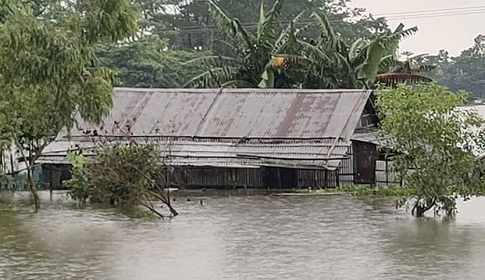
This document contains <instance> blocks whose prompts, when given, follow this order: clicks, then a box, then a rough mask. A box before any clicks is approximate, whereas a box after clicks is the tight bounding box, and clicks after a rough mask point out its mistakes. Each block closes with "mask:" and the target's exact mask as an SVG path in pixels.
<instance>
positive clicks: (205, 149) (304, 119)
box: [43, 88, 371, 169]
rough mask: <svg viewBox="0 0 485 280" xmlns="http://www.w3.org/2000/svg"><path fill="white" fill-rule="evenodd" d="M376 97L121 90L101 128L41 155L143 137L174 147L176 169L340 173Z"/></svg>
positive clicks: (82, 127)
mask: <svg viewBox="0 0 485 280" xmlns="http://www.w3.org/2000/svg"><path fill="white" fill-rule="evenodd" d="M370 95H371V91H363V90H293V89H292V90H287V89H202V90H200V89H130V88H116V89H115V90H114V107H113V109H112V111H111V113H110V114H109V116H107V117H106V118H105V119H104V121H103V124H102V125H99V126H92V125H89V124H86V123H84V122H82V121H80V122H79V125H78V127H77V128H76V129H73V130H72V131H71V132H70V136H71V138H70V140H68V139H66V137H65V135H62V136H61V137H59V139H58V141H56V142H55V143H53V144H52V145H50V146H49V147H48V149H47V150H46V153H45V157H43V158H44V160H48V158H56V157H55V156H54V154H56V155H57V156H58V157H57V158H58V159H60V158H61V157H62V154H63V153H62V152H59V150H65V149H61V148H60V147H66V146H69V145H71V146H73V145H75V143H77V145H78V146H80V144H79V143H80V142H84V143H87V142H92V139H94V138H96V139H99V138H105V139H108V138H109V139H111V140H112V141H118V140H120V139H124V140H127V139H133V138H137V139H139V140H142V141H148V142H153V141H157V143H160V144H161V146H166V145H168V144H169V143H170V145H171V146H172V148H171V155H170V157H171V158H173V159H174V163H175V164H177V163H178V164H191V165H210V166H213V165H216V166H220V165H225V166H229V165H231V166H249V165H252V166H261V165H270V164H274V165H278V166H281V165H282V166H289V167H297V166H314V167H324V168H331V169H334V168H336V167H337V166H338V164H339V163H340V159H342V158H343V157H344V156H345V155H346V153H347V150H348V146H349V145H350V140H351V138H352V135H353V134H354V131H355V128H356V127H357V125H358V123H359V120H360V117H361V115H362V112H363V110H364V106H365V105H366V103H367V100H368V99H369V96H370ZM157 139H158V140H157ZM66 142H67V143H66ZM81 146H82V145H81ZM53 153H54V154H53Z"/></svg>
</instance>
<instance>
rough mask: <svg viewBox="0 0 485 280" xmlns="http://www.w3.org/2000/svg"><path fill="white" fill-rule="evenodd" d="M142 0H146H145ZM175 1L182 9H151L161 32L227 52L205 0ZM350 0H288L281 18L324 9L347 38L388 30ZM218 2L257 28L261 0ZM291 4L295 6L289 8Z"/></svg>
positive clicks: (177, 43) (270, 1)
mask: <svg viewBox="0 0 485 280" xmlns="http://www.w3.org/2000/svg"><path fill="white" fill-rule="evenodd" d="M140 2H142V3H144V2H145V1H144V0H141V1H140ZM150 2H156V3H158V4H159V3H160V2H163V1H160V0H158V1H157V0H151V1H150ZM165 2H166V3H172V4H175V8H176V10H178V11H179V13H173V12H171V11H166V12H165V14H164V15H162V16H158V17H157V16H156V13H153V12H151V11H153V10H152V9H149V11H150V12H151V14H152V18H157V20H154V21H152V22H159V23H160V22H162V23H163V24H158V25H156V27H155V30H157V27H158V30H157V31H155V32H156V33H157V34H161V35H163V36H164V37H169V38H170V39H171V42H172V43H171V44H172V45H173V47H176V48H187V49H194V48H202V49H204V50H211V51H213V52H214V53H218V54H223V55H227V53H225V52H224V50H225V49H224V44H223V43H221V40H222V39H224V38H225V37H224V34H223V33H221V32H219V31H218V30H217V29H216V28H215V20H214V18H213V17H212V16H211V14H210V11H209V7H208V6H207V5H206V1H205V0H193V1H165ZM275 2H276V1H275V0H267V1H263V4H264V6H265V10H270V7H272V6H273V5H274V3H275ZM348 2H350V1H348V0H315V1H309V0H304V1H302V0H288V1H286V3H285V4H286V6H287V8H286V9H283V10H282V12H281V17H280V19H281V22H283V23H285V24H284V25H286V24H288V23H289V22H290V21H291V20H293V19H294V18H295V17H296V16H297V15H299V14H300V13H301V12H304V14H303V15H302V18H303V19H307V18H309V16H310V14H311V13H312V11H324V12H325V13H327V14H328V16H329V20H330V21H331V22H332V24H333V25H334V26H335V29H336V31H337V32H338V33H339V34H340V35H341V36H342V37H343V38H345V39H349V40H356V39H358V38H370V37H372V36H373V33H374V32H383V31H386V30H387V24H386V22H385V20H384V19H382V18H381V19H373V18H370V17H367V16H364V15H363V10H362V9H357V8H350V7H349V6H348V5H347V4H348ZM217 5H218V6H219V7H220V8H221V9H222V10H223V11H225V12H226V13H227V14H229V15H231V16H233V17H234V18H237V19H238V21H239V22H240V23H241V24H242V25H243V26H244V27H245V28H247V29H248V30H250V31H251V32H253V31H255V30H256V29H257V18H258V16H259V15H260V8H261V1H260V0H246V1H237V0H220V1H217ZM289 7H291V8H289ZM357 18H358V19H357ZM308 22H309V21H308V20H305V21H302V22H301V23H300V24H298V25H297V27H303V26H305V25H306V24H307V23H308ZM318 33H319V32H318V30H315V29H313V30H312V29H309V30H306V31H305V32H304V34H305V36H308V37H315V36H317V34H318Z"/></svg>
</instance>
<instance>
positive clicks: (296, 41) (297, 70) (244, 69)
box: [188, 0, 416, 88]
mask: <svg viewBox="0 0 485 280" xmlns="http://www.w3.org/2000/svg"><path fill="white" fill-rule="evenodd" d="M207 2H208V5H209V7H210V11H211V13H212V17H213V18H214V21H215V23H216V25H217V26H218V28H219V29H220V30H221V32H223V33H224V34H225V35H226V37H227V39H228V42H227V43H226V45H227V46H230V49H231V50H232V53H233V54H232V55H229V56H220V55H214V56H207V57H203V58H199V59H195V60H193V61H191V62H190V64H193V63H199V64H200V65H201V67H203V68H205V69H204V72H202V73H201V74H200V75H198V76H196V77H194V78H193V79H192V80H191V81H190V82H189V83H188V86H196V87H221V86H236V87H257V86H259V87H262V88H273V87H278V88H363V87H365V88H372V87H373V86H374V83H375V81H376V77H377V74H378V73H379V71H380V70H384V69H385V68H386V67H389V65H390V64H391V63H392V62H393V61H394V60H395V58H396V57H395V56H396V52H397V47H398V43H399V41H400V40H401V39H402V38H403V37H406V36H408V35H411V34H413V33H414V32H416V28H411V29H404V26H403V25H400V26H399V27H398V28H397V29H396V30H395V31H394V32H390V31H386V32H384V33H380V34H374V36H373V38H372V39H364V38H359V39H357V40H355V41H351V42H350V43H347V42H346V40H344V39H343V38H342V36H341V35H340V34H338V33H336V32H335V30H334V27H333V26H332V24H331V22H330V20H329V18H328V16H327V15H326V14H325V13H323V12H321V11H314V12H313V13H312V22H309V23H308V24H309V26H310V27H316V30H318V33H317V36H315V37H312V38H307V37H305V36H304V35H303V33H304V31H302V29H298V28H296V27H295V26H296V25H297V24H298V23H299V20H300V17H301V16H302V14H300V15H298V16H297V17H296V18H295V19H294V20H292V21H291V22H290V23H289V24H288V25H287V26H286V28H284V29H283V30H281V28H280V26H279V21H280V17H281V16H282V12H283V10H284V3H285V1H284V0H277V1H275V3H274V6H273V7H272V8H271V9H270V10H269V11H267V12H266V11H265V10H264V7H263V5H261V10H260V15H259V21H258V24H257V29H256V31H255V32H251V31H250V30H248V28H246V27H245V26H243V25H242V23H241V22H240V21H239V20H238V19H237V18H232V17H230V16H229V15H228V14H226V13H225V12H224V11H223V10H222V8H221V7H220V6H219V5H217V4H216V3H215V2H214V1H212V0H208V1H207Z"/></svg>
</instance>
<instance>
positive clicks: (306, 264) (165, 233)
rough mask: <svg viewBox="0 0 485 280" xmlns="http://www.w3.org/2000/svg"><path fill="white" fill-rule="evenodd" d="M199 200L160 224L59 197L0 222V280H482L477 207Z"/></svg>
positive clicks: (0, 217) (481, 214) (484, 206)
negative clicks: (418, 209)
mask: <svg viewBox="0 0 485 280" xmlns="http://www.w3.org/2000/svg"><path fill="white" fill-rule="evenodd" d="M43 196H44V197H45V196H46V194H43ZM200 199H201V198H192V199H191V201H187V199H179V200H177V201H176V202H175V207H176V208H177V210H178V211H179V212H180V213H181V215H180V216H179V217H177V218H175V219H172V220H164V221H161V220H157V221H147V220H137V219H130V218H127V217H126V216H124V215H122V214H118V213H117V212H115V211H113V210H112V209H79V208H76V207H73V206H72V205H71V204H69V203H66V202H65V201H64V200H63V199H62V197H61V198H59V197H57V198H54V201H53V202H50V203H49V202H45V203H44V205H43V209H42V210H41V211H40V212H39V213H37V214H32V213H31V211H28V210H27V209H26V210H23V209H17V210H15V211H5V210H4V211H0V279H122V280H125V279H126V280H128V279H157V280H158V279H204V280H205V279H207V280H209V279H210V280H216V279H485V199H474V200H472V201H470V202H467V203H460V204H459V209H460V213H459V214H458V216H457V217H456V219H454V220H447V219H436V218H433V217H427V218H422V219H416V218H413V217H411V216H410V215H409V214H408V213H406V212H405V211H404V210H395V209H394V208H393V201H392V199H389V198H370V197H348V196H328V197H325V196H300V197H292V196H284V197H276V196H249V197H242V196H237V197H206V198H202V199H203V205H201V203H200Z"/></svg>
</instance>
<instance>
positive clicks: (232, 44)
mask: <svg viewBox="0 0 485 280" xmlns="http://www.w3.org/2000/svg"><path fill="white" fill-rule="evenodd" d="M283 3H284V0H277V1H276V2H275V3H274V4H273V6H272V8H271V9H270V10H269V11H268V12H266V11H265V10H264V5H263V3H261V8H260V15H259V22H258V25H257V30H256V32H255V34H252V33H251V32H249V31H248V30H247V29H246V28H245V27H244V26H243V25H242V24H241V22H240V21H239V20H238V19H237V18H231V17H229V16H228V15H227V14H226V13H225V12H224V11H223V10H222V9H221V8H220V7H219V6H218V5H217V4H216V3H215V2H214V1H213V0H207V4H208V6H209V10H210V12H211V15H212V17H213V20H214V22H215V24H216V26H217V27H218V28H219V29H220V30H221V31H222V32H223V33H225V35H226V36H227V38H228V42H225V44H226V45H227V46H229V48H230V49H231V50H233V53H234V55H232V56H220V55H210V56H205V57H200V58H197V59H193V60H190V61H188V62H186V64H197V65H199V66H200V67H201V68H202V69H203V72H202V73H201V74H199V75H197V76H195V77H194V78H192V79H191V80H190V81H188V82H187V83H186V84H185V86H186V87H258V86H260V87H275V86H279V87H287V86H289V85H291V84H292V82H290V81H288V80H287V79H288V77H286V76H284V75H279V73H278V71H277V69H276V68H273V67H269V66H270V65H272V63H273V62H275V61H278V54H281V53H284V52H285V50H288V49H290V47H289V43H290V42H291V39H292V38H294V34H291V33H292V32H295V29H294V28H293V25H294V22H295V21H296V20H298V18H299V17H300V16H301V15H299V16H298V17H297V18H295V19H294V20H293V21H292V22H290V23H289V25H288V27H287V28H285V29H283V30H282V31H281V32H280V31H279V30H280V26H279V21H278V19H279V17H280V16H281V11H282V8H283ZM280 73H281V72H280Z"/></svg>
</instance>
